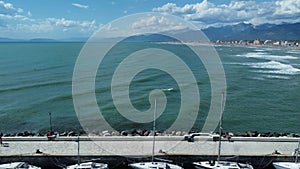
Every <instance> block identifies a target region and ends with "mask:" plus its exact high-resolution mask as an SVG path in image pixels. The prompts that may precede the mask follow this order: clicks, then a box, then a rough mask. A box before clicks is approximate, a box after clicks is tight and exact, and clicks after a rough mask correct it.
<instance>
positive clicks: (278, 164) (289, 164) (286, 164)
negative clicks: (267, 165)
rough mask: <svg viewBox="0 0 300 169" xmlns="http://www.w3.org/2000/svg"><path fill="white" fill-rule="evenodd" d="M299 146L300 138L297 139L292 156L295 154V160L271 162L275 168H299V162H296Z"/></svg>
mask: <svg viewBox="0 0 300 169" xmlns="http://www.w3.org/2000/svg"><path fill="white" fill-rule="evenodd" d="M299 147H300V139H299V141H298V148H296V149H295V152H294V154H293V156H295V162H273V166H274V167H275V168H276V169H300V162H298V155H299Z"/></svg>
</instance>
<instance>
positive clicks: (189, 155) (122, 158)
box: [0, 135, 299, 168]
mask: <svg viewBox="0 0 300 169" xmlns="http://www.w3.org/2000/svg"><path fill="white" fill-rule="evenodd" d="M155 139H156V143H155V156H156V157H157V158H161V159H165V160H172V161H173V162H174V163H177V164H180V165H183V166H184V167H185V168H191V167H192V162H193V161H199V160H208V159H216V156H217V154H218V142H217V141H216V140H217V139H216V137H214V136H211V135H196V136H194V137H193V138H192V139H188V138H187V137H184V136H156V137H155ZM76 140H78V137H56V138H55V139H54V140H52V141H51V140H49V139H48V138H47V137H3V145H2V146H1V147H0V162H1V163H6V162H11V161H26V162H29V163H31V164H33V165H37V166H41V167H42V168H61V167H63V166H65V165H70V164H74V163H76V161H77V148H78V142H76ZM298 140H299V138H294V137H231V138H222V147H221V155H222V159H224V160H225V159H226V160H230V159H232V160H238V161H240V162H248V163H251V164H252V165H253V166H254V168H270V167H272V166H271V163H272V162H273V161H282V160H283V161H293V158H292V153H293V152H294V150H295V148H297V145H298ZM152 141H153V136H80V137H79V144H80V157H81V160H82V161H85V160H94V161H97V162H105V163H108V164H109V167H110V168H126V167H127V165H128V163H131V162H137V161H146V160H148V161H149V160H150V159H151V153H152Z"/></svg>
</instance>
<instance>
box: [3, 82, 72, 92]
mask: <svg viewBox="0 0 300 169" xmlns="http://www.w3.org/2000/svg"><path fill="white" fill-rule="evenodd" d="M68 83H69V84H71V81H54V82H46V83H36V84H27V85H20V86H13V87H8V88H4V89H0V93H4V92H11V91H19V90H24V89H31V88H37V87H46V86H54V85H62V84H68Z"/></svg>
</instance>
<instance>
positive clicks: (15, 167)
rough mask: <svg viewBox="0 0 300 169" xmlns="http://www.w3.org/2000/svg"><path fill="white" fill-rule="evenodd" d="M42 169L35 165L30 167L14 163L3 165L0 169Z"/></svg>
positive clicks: (25, 164) (23, 163)
mask: <svg viewBox="0 0 300 169" xmlns="http://www.w3.org/2000/svg"><path fill="white" fill-rule="evenodd" d="M23 168H24V169H41V167H37V166H34V165H30V164H28V163H26V162H13V163H7V164H1V165H0V169H23Z"/></svg>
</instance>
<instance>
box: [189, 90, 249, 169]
mask: <svg viewBox="0 0 300 169" xmlns="http://www.w3.org/2000/svg"><path fill="white" fill-rule="evenodd" d="M223 112H224V94H223V96H222V104H221V114H220V121H219V147H218V159H217V161H200V162H194V163H193V164H194V166H195V168H198V169H253V167H252V166H251V165H250V164H244V163H238V162H234V161H220V159H221V138H222V115H223Z"/></svg>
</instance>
